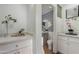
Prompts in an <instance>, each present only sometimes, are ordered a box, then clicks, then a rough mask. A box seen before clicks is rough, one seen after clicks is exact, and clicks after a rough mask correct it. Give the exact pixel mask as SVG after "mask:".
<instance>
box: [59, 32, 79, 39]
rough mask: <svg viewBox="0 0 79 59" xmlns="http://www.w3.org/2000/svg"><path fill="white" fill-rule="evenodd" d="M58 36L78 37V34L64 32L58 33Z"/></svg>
mask: <svg viewBox="0 0 79 59" xmlns="http://www.w3.org/2000/svg"><path fill="white" fill-rule="evenodd" d="M58 36H67V37H74V38H79V34H77V35H69V34H65V33H59V34H58Z"/></svg>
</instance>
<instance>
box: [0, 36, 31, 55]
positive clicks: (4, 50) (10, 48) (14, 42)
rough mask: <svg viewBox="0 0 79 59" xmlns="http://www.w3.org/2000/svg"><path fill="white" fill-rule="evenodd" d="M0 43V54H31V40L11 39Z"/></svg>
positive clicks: (26, 38)
mask: <svg viewBox="0 0 79 59" xmlns="http://www.w3.org/2000/svg"><path fill="white" fill-rule="evenodd" d="M5 40H6V39H4V40H3V41H2V42H3V43H0V54H32V38H28V37H25V38H21V37H19V38H17V37H16V38H13V39H9V40H10V41H9V40H7V41H5Z"/></svg>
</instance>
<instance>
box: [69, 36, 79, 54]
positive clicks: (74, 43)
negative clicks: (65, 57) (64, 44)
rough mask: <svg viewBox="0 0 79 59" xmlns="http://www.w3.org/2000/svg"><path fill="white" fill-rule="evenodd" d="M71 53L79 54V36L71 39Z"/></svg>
mask: <svg viewBox="0 0 79 59" xmlns="http://www.w3.org/2000/svg"><path fill="white" fill-rule="evenodd" d="M69 54H79V38H72V37H71V38H70V39H69Z"/></svg>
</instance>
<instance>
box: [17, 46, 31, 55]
mask: <svg viewBox="0 0 79 59" xmlns="http://www.w3.org/2000/svg"><path fill="white" fill-rule="evenodd" d="M17 54H32V48H31V47H25V48H22V49H19V50H17Z"/></svg>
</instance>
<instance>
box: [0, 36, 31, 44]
mask: <svg viewBox="0 0 79 59" xmlns="http://www.w3.org/2000/svg"><path fill="white" fill-rule="evenodd" d="M28 39H32V36H30V35H26V36H18V37H10V36H9V37H1V38H0V44H6V43H10V42H15V41H21V40H28Z"/></svg>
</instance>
